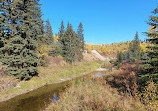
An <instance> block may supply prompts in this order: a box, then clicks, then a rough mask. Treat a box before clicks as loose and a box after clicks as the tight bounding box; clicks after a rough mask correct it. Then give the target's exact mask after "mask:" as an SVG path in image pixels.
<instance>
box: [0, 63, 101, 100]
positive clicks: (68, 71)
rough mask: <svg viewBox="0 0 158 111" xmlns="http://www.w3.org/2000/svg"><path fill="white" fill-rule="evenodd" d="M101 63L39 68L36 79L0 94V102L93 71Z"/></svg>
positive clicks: (23, 82) (21, 83)
mask: <svg viewBox="0 0 158 111" xmlns="http://www.w3.org/2000/svg"><path fill="white" fill-rule="evenodd" d="M102 63H103V62H102V61H89V62H79V63H76V64H73V65H70V64H67V65H65V66H59V67H56V68H51V69H50V68H47V67H40V74H39V76H38V77H33V78H32V79H31V80H29V81H21V82H19V84H18V85H17V86H16V87H14V88H11V89H9V90H7V91H3V92H0V102H2V101H6V100H8V99H10V98H13V97H15V96H18V95H21V94H24V93H27V92H29V91H32V90H35V89H37V88H39V87H42V86H44V85H45V84H51V83H53V82H59V81H63V80H64V78H72V77H74V76H77V75H79V74H81V73H84V72H89V71H93V70H95V69H97V68H99V67H101V64H102Z"/></svg>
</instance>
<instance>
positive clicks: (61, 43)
mask: <svg viewBox="0 0 158 111" xmlns="http://www.w3.org/2000/svg"><path fill="white" fill-rule="evenodd" d="M64 28H65V27H64V22H63V21H61V26H60V29H59V34H58V36H59V40H58V41H59V44H60V46H61V51H62V50H63V45H64V33H65V29H64ZM60 54H61V55H62V56H64V55H63V52H60Z"/></svg>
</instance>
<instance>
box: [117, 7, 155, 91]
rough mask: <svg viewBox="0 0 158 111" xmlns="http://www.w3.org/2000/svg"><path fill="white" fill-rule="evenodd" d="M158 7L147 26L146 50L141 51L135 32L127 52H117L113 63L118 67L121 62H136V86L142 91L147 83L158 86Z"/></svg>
mask: <svg viewBox="0 0 158 111" xmlns="http://www.w3.org/2000/svg"><path fill="white" fill-rule="evenodd" d="M157 15H158V7H157V8H155V9H154V11H153V12H152V15H151V16H150V19H149V21H148V22H147V24H149V25H150V27H149V30H148V32H146V33H145V34H146V35H147V37H148V39H147V40H146V42H147V43H148V45H147V47H146V48H147V50H144V51H141V50H140V49H141V46H140V43H141V42H140V40H139V37H138V32H136V35H135V38H134V40H133V41H132V42H131V43H130V46H129V50H128V51H126V52H118V53H117V60H116V61H115V62H114V64H115V65H116V66H120V64H122V63H123V62H137V63H138V64H139V65H140V69H141V70H140V72H139V74H138V84H139V85H140V86H141V89H140V90H143V89H144V87H145V86H147V85H148V83H149V81H153V82H154V83H155V84H156V86H158V16H157Z"/></svg>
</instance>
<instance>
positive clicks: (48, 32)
mask: <svg viewBox="0 0 158 111" xmlns="http://www.w3.org/2000/svg"><path fill="white" fill-rule="evenodd" d="M45 36H46V37H45V42H46V43H47V44H48V45H52V44H53V32H52V26H51V24H50V22H49V19H47V21H46V26H45Z"/></svg>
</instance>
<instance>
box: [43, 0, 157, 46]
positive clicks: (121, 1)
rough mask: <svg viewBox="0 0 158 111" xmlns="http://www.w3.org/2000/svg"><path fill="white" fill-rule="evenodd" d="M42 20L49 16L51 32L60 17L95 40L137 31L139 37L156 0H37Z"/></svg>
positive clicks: (124, 38)
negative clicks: (82, 28) (40, 4)
mask: <svg viewBox="0 0 158 111" xmlns="http://www.w3.org/2000/svg"><path fill="white" fill-rule="evenodd" d="M40 3H42V4H43V5H42V7H41V9H42V13H43V17H42V18H43V20H47V18H49V20H50V22H51V25H52V28H53V33H54V34H55V33H58V31H59V27H60V23H61V21H62V20H63V21H64V25H65V27H66V26H67V22H68V21H69V22H70V23H71V24H72V25H73V28H74V30H77V27H78V25H79V23H80V22H82V23H83V26H84V34H85V41H86V42H87V43H94V44H107V43H118V42H123V41H130V40H133V38H134V36H135V33H136V31H138V33H139V37H140V39H141V40H144V39H145V38H146V36H144V35H143V34H142V32H146V31H147V30H148V27H149V25H147V24H146V22H145V21H148V19H149V15H151V12H152V11H153V9H155V8H156V6H157V3H158V1H157V0H40Z"/></svg>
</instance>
